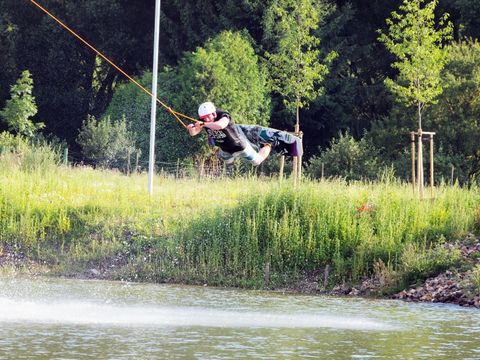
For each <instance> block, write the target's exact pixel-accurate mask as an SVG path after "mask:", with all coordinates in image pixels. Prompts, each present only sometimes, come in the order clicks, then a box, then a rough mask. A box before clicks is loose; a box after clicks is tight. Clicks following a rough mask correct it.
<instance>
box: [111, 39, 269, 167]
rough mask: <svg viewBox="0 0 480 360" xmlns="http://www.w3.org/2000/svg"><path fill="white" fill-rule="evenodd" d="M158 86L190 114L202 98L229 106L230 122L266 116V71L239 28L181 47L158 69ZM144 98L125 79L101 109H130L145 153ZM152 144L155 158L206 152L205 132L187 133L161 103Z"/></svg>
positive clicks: (114, 113) (263, 122) (146, 79)
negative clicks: (180, 54) (171, 63)
mask: <svg viewBox="0 0 480 360" xmlns="http://www.w3.org/2000/svg"><path fill="white" fill-rule="evenodd" d="M149 79H150V80H151V75H150V74H145V75H144V76H143V77H142V79H141V82H142V83H145V84H148V82H149ZM158 91H159V92H158V97H159V98H161V99H168V100H166V101H167V102H168V105H169V106H171V107H172V108H174V109H175V110H177V111H180V112H182V113H185V114H187V115H188V114H190V116H192V117H197V108H198V105H199V104H200V103H202V102H204V101H207V100H208V101H213V102H214V103H215V104H216V105H217V106H218V107H219V108H221V109H224V110H227V111H229V112H230V113H231V114H232V117H233V119H234V121H235V122H236V123H245V124H260V125H268V121H269V119H270V97H269V91H268V80H267V73H266V71H265V70H264V69H263V67H262V66H261V64H260V62H259V59H258V57H257V55H255V52H254V49H253V46H252V44H251V41H250V38H249V37H248V36H247V35H244V34H241V33H239V32H231V31H225V32H222V33H220V34H219V35H218V36H216V37H215V38H213V39H210V40H208V41H207V42H206V43H205V45H204V46H203V47H198V48H197V49H196V50H195V51H194V52H191V53H187V54H186V55H185V57H184V58H183V59H182V60H181V61H180V63H179V65H178V66H177V67H176V68H172V67H166V68H165V69H164V71H163V72H162V73H161V74H159V89H158ZM149 101H150V100H149V98H148V96H145V95H144V94H140V93H139V91H138V89H136V88H135V87H134V85H133V84H125V85H124V86H122V87H120V88H119V89H118V90H117V91H116V92H115V94H114V96H113V99H112V103H111V105H110V107H109V108H108V109H107V112H106V114H109V115H111V116H112V117H117V116H121V115H122V114H131V115H127V117H128V119H129V121H130V126H131V129H133V130H134V131H135V133H137V134H138V143H139V145H140V147H141V149H142V153H143V154H148V151H147V150H148V134H149V131H148V126H149V121H148V118H149V114H150V113H149V111H150V110H149V105H148V104H149ZM132 112H134V113H136V115H135V114H132ZM187 123H188V121H187ZM156 149H157V156H156V160H157V162H162V161H164V162H172V161H173V162H176V161H177V159H184V158H189V157H192V156H194V155H195V154H197V155H200V154H203V155H206V154H208V153H209V148H208V147H207V146H206V139H205V138H203V137H202V136H198V137H194V138H192V137H190V136H189V135H188V133H187V132H186V130H185V129H184V128H183V127H182V126H180V125H179V123H178V122H177V121H176V120H175V119H174V118H173V117H172V116H171V115H170V114H169V113H168V112H166V111H165V110H164V109H163V108H160V109H159V111H158V118H157V133H156ZM143 160H146V159H143Z"/></svg>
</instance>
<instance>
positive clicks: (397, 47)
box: [379, 0, 453, 129]
mask: <svg viewBox="0 0 480 360" xmlns="http://www.w3.org/2000/svg"><path fill="white" fill-rule="evenodd" d="M425 1H426V0H404V1H403V4H402V5H401V6H400V11H401V12H400V13H399V12H396V11H394V12H392V14H391V18H389V19H387V25H388V33H382V32H380V34H381V35H380V37H379V40H380V41H381V42H382V43H384V44H385V46H386V47H387V49H388V50H389V51H390V52H391V53H392V54H394V55H395V57H396V58H397V61H395V62H394V63H393V64H392V67H394V68H395V69H397V70H398V72H399V74H398V78H397V79H396V80H393V79H391V78H387V79H386V80H385V84H386V86H387V87H388V88H389V89H390V90H391V91H392V92H393V93H394V94H395V95H397V96H398V98H399V100H400V101H402V102H404V103H405V104H407V105H414V106H416V108H417V114H418V129H421V128H422V112H423V110H424V108H425V107H426V106H428V105H431V104H433V103H435V102H436V101H437V98H438V96H439V95H440V94H441V93H442V91H443V89H442V84H441V79H440V73H441V71H442V69H443V67H444V66H445V62H446V53H445V50H444V48H443V45H444V43H445V42H446V41H448V40H450V39H451V38H452V32H453V29H452V24H451V23H450V22H449V21H448V14H444V15H443V16H442V17H441V18H440V19H439V26H438V27H437V26H436V23H435V8H436V6H437V4H438V0H432V1H431V2H429V3H426V4H424V3H425Z"/></svg>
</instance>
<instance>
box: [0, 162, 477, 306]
mask: <svg viewBox="0 0 480 360" xmlns="http://www.w3.org/2000/svg"><path fill="white" fill-rule="evenodd" d="M6 169H7V168H6V167H4V168H2V167H0V228H1V233H0V266H2V269H3V272H9V271H18V270H19V269H22V268H23V269H24V270H25V271H27V272H28V271H29V272H32V273H41V274H45V273H49V274H55V275H62V276H75V277H87V278H103V279H117V280H128V281H150V282H169V283H182V284H202V285H203V284H208V285H212V286H229V287H232V286H233V287H243V288H256V289H259V288H263V289H272V290H282V291H302V292H310V293H330V294H345V295H352V296H353V295H362V296H382V297H394V298H399V299H406V300H412V301H438V302H452V303H457V304H461V305H466V306H467V305H468V306H477V307H478V306H479V293H480V264H479V258H480V255H479V240H478V238H477V237H476V235H475V234H478V230H479V228H480V210H479V209H480V208H479V205H478V204H480V202H479V200H480V191H479V188H478V187H477V186H476V185H471V186H470V187H469V188H468V189H466V188H461V187H458V186H446V185H440V186H438V187H437V188H435V189H434V192H433V197H431V198H428V199H424V200H422V201H419V200H418V199H417V198H416V196H415V195H414V194H413V193H412V190H411V187H410V186H408V185H407V184H402V183H399V182H396V181H395V180H393V179H391V178H386V179H384V181H383V182H379V183H350V184H347V183H345V182H343V181H340V180H334V181H321V182H314V181H307V180H306V181H303V182H302V183H301V184H300V185H299V186H297V187H296V188H293V187H292V186H291V183H290V181H288V180H284V181H283V182H279V181H277V180H272V179H259V178H241V179H216V180H209V179H200V180H199V179H190V180H187V179H182V180H180V179H172V178H165V177H162V178H160V177H158V178H156V179H155V188H154V195H153V196H149V194H148V193H147V192H146V184H147V178H146V176H145V175H133V176H123V175H121V174H118V173H114V172H108V171H100V170H93V169H90V168H67V167H65V168H63V167H55V168H50V169H49V170H48V171H45V170H30V171H26V170H22V169H20V168H18V169H17V168H12V167H10V168H8V169H7V170H6Z"/></svg>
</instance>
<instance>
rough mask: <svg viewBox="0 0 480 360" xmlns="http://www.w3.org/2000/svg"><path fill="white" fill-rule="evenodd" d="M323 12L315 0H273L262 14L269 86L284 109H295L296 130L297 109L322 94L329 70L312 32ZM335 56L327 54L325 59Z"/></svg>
mask: <svg viewBox="0 0 480 360" xmlns="http://www.w3.org/2000/svg"><path fill="white" fill-rule="evenodd" d="M326 12H327V6H326V5H325V4H324V3H323V2H319V1H317V0H298V1H297V0H274V1H272V4H271V5H270V7H269V8H268V9H267V11H266V13H265V18H264V27H265V39H266V40H265V41H266V42H268V43H270V44H272V48H271V50H270V51H267V52H266V54H265V55H266V58H267V60H268V62H269V69H270V77H271V81H272V89H273V90H274V91H275V92H278V93H279V94H280V95H281V96H282V97H283V99H284V104H285V106H286V107H287V108H289V109H292V110H295V111H296V123H295V130H296V131H299V126H300V115H299V110H300V108H303V107H307V106H308V104H309V102H310V101H312V100H314V99H316V98H317V97H318V96H319V95H320V94H322V92H323V88H322V87H321V86H319V85H320V84H321V82H322V80H323V79H324V77H325V75H326V74H327V73H328V67H327V65H325V64H323V63H321V62H320V61H319V54H320V51H319V49H318V45H319V43H320V39H319V38H318V37H316V36H315V34H314V31H315V30H316V29H317V28H318V25H319V21H320V20H321V16H324V14H325V13H326ZM335 56H336V54H335V53H334V52H332V53H330V54H328V55H327V57H326V62H327V63H328V62H330V61H331V60H333V58H334V57H335Z"/></svg>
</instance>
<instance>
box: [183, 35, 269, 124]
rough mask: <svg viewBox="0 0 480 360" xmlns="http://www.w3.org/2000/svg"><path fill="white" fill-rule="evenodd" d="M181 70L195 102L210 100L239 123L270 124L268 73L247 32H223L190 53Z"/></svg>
mask: <svg viewBox="0 0 480 360" xmlns="http://www.w3.org/2000/svg"><path fill="white" fill-rule="evenodd" d="M178 74H179V76H180V79H179V80H180V81H182V84H185V83H186V85H187V86H185V85H184V86H183V87H184V88H185V90H189V95H190V97H189V100H190V101H191V100H193V101H194V104H199V103H201V102H203V101H205V100H210V101H213V102H214V103H215V104H216V105H217V106H218V107H220V108H222V109H225V110H227V111H229V112H230V113H231V114H232V117H233V119H234V121H236V122H237V123H242V124H258V125H268V123H269V119H270V97H269V94H268V84H267V73H266V71H265V69H264V68H263V67H262V66H261V64H260V63H259V59H258V57H257V56H256V55H255V51H254V49H253V47H252V44H251V40H250V38H249V37H248V36H247V35H245V34H242V33H239V32H231V31H224V32H222V33H220V34H219V35H218V36H216V37H215V38H213V39H210V40H208V41H207V42H206V43H205V45H204V46H203V47H199V48H197V49H196V51H195V52H193V53H191V54H188V55H187V56H186V57H185V58H184V59H183V61H182V62H181V63H180V66H179V69H178ZM189 86H191V87H190V88H189Z"/></svg>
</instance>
